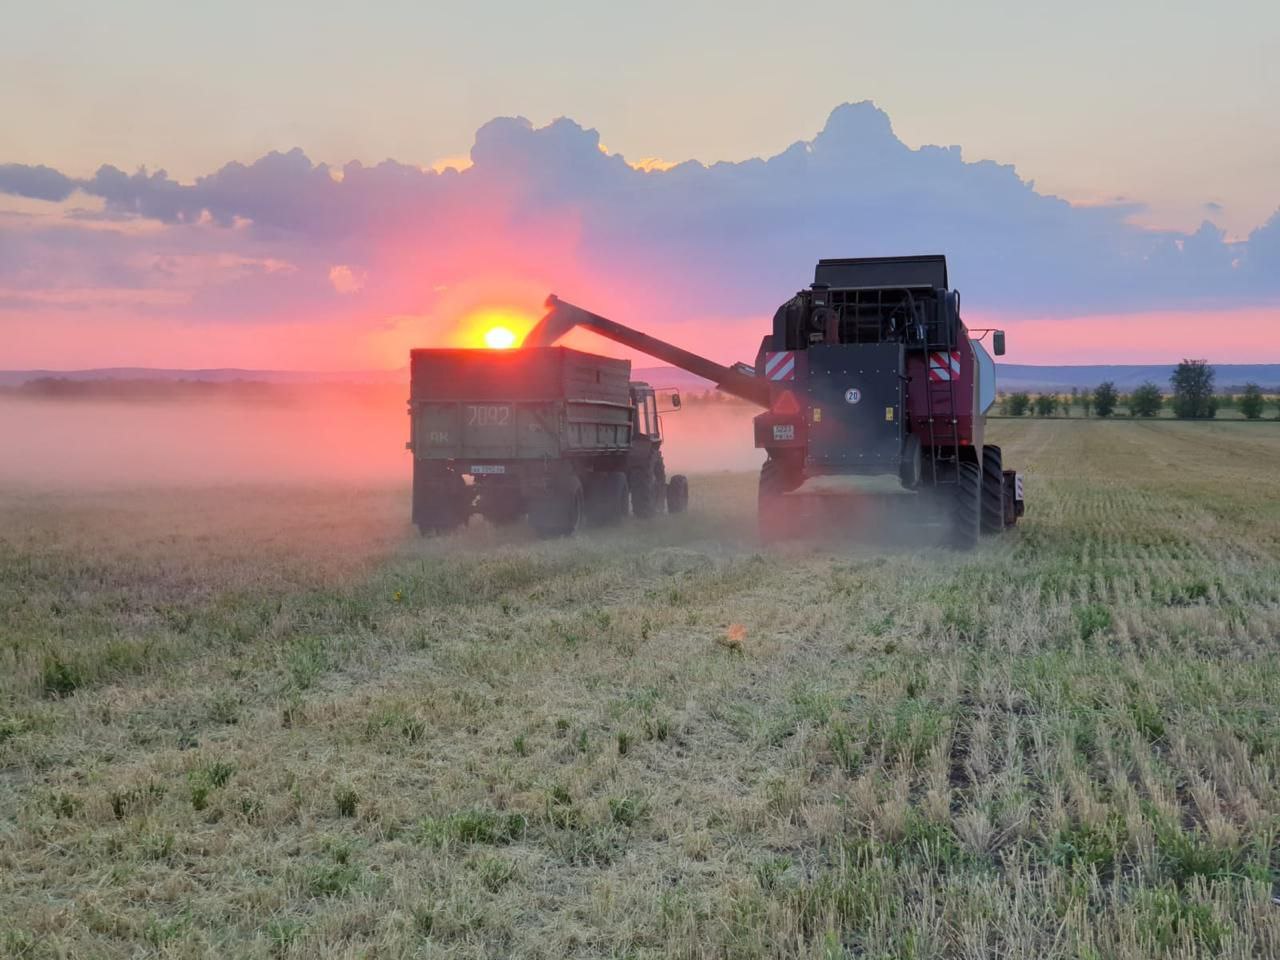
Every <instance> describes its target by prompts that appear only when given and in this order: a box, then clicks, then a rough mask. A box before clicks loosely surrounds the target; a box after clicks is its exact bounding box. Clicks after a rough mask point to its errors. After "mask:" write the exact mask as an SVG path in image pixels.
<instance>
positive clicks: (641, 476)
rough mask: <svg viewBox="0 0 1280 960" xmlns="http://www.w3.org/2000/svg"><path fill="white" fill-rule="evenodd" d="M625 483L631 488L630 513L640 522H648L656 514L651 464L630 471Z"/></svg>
mask: <svg viewBox="0 0 1280 960" xmlns="http://www.w3.org/2000/svg"><path fill="white" fill-rule="evenodd" d="M627 483H628V485H629V486H630V488H631V512H632V513H633V514H635V516H636V517H637V518H638V519H640V520H648V519H649V518H650V517H652V516H653V515H654V513H655V512H657V504H656V500H657V497H656V496H655V492H656V491H655V489H654V487H655V484H654V477H653V464H652V463H647V464H645V465H644V466H643V467H637V468H635V469H634V470H632V471H630V473H629V474H628V475H627Z"/></svg>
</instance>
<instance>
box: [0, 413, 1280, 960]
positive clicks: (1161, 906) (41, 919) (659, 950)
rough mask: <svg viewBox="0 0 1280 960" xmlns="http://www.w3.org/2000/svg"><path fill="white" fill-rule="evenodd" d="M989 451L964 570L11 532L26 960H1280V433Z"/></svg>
mask: <svg viewBox="0 0 1280 960" xmlns="http://www.w3.org/2000/svg"><path fill="white" fill-rule="evenodd" d="M994 428H995V430H996V432H997V434H998V437H997V439H998V440H1000V441H1001V442H1003V443H1004V446H1005V456H1006V460H1007V461H1008V462H1010V463H1013V464H1017V465H1018V466H1020V467H1021V468H1023V469H1024V470H1025V471H1026V472H1027V474H1028V477H1029V479H1028V484H1027V489H1028V496H1029V497H1030V498H1031V499H1030V507H1029V514H1028V516H1027V518H1026V521H1025V523H1024V524H1023V526H1022V527H1020V529H1019V530H1018V532H1017V533H1015V534H1014V535H1012V536H1009V537H1007V538H1005V539H1003V540H1000V541H998V542H989V543H987V544H985V545H984V546H983V547H982V548H981V549H980V550H979V551H977V552H976V553H974V554H972V555H969V556H957V555H953V554H950V553H947V552H945V551H942V550H935V549H925V550H914V551H907V550H885V549H873V548H870V547H867V546H863V547H858V546H839V547H835V546H832V545H826V546H815V545H790V546H787V547H785V548H782V549H779V550H776V551H770V552H762V551H761V550H760V549H759V548H758V546H757V545H756V544H755V542H754V539H753V534H752V530H753V526H754V521H753V506H754V505H753V493H754V481H753V478H752V477H750V476H748V475H745V474H722V475H705V476H696V477H695V478H694V480H693V483H692V490H693V498H694V505H693V507H692V510H693V512H692V513H691V514H690V515H689V516H688V517H687V518H683V519H680V520H673V519H670V518H663V519H661V520H660V521H658V522H655V523H653V524H651V525H640V524H636V523H632V524H630V525H627V526H624V527H623V528H621V529H618V530H613V531H608V532H604V533H587V534H585V535H582V536H580V537H578V538H577V539H575V540H573V541H567V542H553V543H539V542H535V541H533V540H532V539H530V538H528V537H527V535H525V534H523V533H510V532H502V533H498V532H495V531H492V530H490V529H487V528H485V527H484V526H483V525H482V524H477V525H476V526H474V527H472V528H471V529H469V530H467V531H466V532H464V533H462V534H460V535H459V536H456V537H451V538H448V539H445V540H441V541H424V540H420V539H418V538H417V537H416V536H414V535H412V532H411V530H410V528H409V527H408V525H407V523H406V515H407V512H408V497H407V490H406V489H404V488H402V487H400V486H376V485H370V486H363V487H362V486H359V485H358V484H357V483H356V482H347V483H345V484H344V485H342V486H336V485H331V486H326V485H323V484H321V485H314V486H307V485H304V484H301V483H297V484H292V485H290V486H280V485H264V486H256V487H255V486H234V485H230V486H227V485H224V486H220V487H199V486H195V485H191V486H188V487H187V488H185V489H167V490H157V489H144V490H127V489H112V490H102V491H99V492H85V491H65V492H46V493H38V492H31V491H30V490H27V491H26V492H23V491H20V490H17V489H16V488H14V489H11V490H9V491H6V492H0V955H6V956H14V957H67V956H72V957H86V958H88V957H93V958H97V957H107V958H111V957H141V956H163V957H206V956H207V957H263V958H266V957H320V956H325V957H330V956H332V957H379V958H393V957H546V958H559V957H616V958H623V957H636V958H640V957H653V958H657V957H734V958H739V957H741V958H750V957H762V958H763V957H807V958H808V957H812V958H818V957H822V958H837V957H874V958H925V957H956V958H979V957H1025V958H1054V957H1062V958H1068V957H1070V958H1098V960H1102V958H1140V957H1159V956H1170V957H1224V956H1225V957H1276V956H1280V906H1277V905H1276V901H1275V900H1274V896H1275V894H1276V893H1277V892H1278V891H1277V889H1276V883H1277V877H1278V876H1280V873H1278V870H1280V673H1278V672H1277V667H1278V666H1280V655H1278V654H1280V646H1278V644H1280V498H1278V497H1277V496H1276V490H1277V486H1276V477H1277V476H1280V429H1276V427H1275V426H1274V425H1267V424H1230V423H1193V424H1184V423H1172V422H1160V423H1140V422H1139V423H1128V422H1096V421H1091V422H1083V421H1063V420H1059V421H1031V422H1011V421H999V422H998V423H997V424H995V425H994Z"/></svg>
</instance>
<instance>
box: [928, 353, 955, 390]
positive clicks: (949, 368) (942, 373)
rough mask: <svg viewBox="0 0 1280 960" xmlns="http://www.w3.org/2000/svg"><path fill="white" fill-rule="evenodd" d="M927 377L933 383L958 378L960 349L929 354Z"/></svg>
mask: <svg viewBox="0 0 1280 960" xmlns="http://www.w3.org/2000/svg"><path fill="white" fill-rule="evenodd" d="M929 379H930V380H933V381H934V382H935V383H936V382H938V381H945V380H958V379H960V351H959V350H952V351H951V353H950V354H946V353H931V354H929Z"/></svg>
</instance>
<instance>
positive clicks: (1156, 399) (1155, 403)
mask: <svg viewBox="0 0 1280 960" xmlns="http://www.w3.org/2000/svg"><path fill="white" fill-rule="evenodd" d="M1163 403H1164V397H1162V396H1161V395H1160V388H1159V387H1157V386H1156V385H1155V384H1154V383H1152V382H1151V381H1150V380H1148V381H1146V382H1145V383H1143V384H1142V386H1140V387H1138V388H1137V389H1136V390H1134V391H1133V393H1131V394H1129V414H1130V416H1134V417H1154V416H1156V415H1157V414H1158V413H1159V412H1160V407H1161V405H1162V404H1163Z"/></svg>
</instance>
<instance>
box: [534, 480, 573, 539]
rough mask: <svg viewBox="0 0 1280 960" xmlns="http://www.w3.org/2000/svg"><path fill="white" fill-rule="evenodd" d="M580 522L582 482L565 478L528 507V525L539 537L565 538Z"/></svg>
mask: <svg viewBox="0 0 1280 960" xmlns="http://www.w3.org/2000/svg"><path fill="white" fill-rule="evenodd" d="M581 521H582V481H581V480H579V479H578V478H577V477H567V478H565V479H563V480H561V481H560V482H559V483H555V484H553V485H552V487H551V489H550V490H548V491H547V492H546V493H544V494H543V495H542V496H540V497H538V498H537V499H536V500H534V502H533V503H531V504H530V505H529V525H530V526H532V527H533V530H534V532H535V533H537V535H538V536H540V537H567V536H569V535H571V534H572V533H573V532H574V531H575V530H577V529H578V524H579V523H580V522H581Z"/></svg>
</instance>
